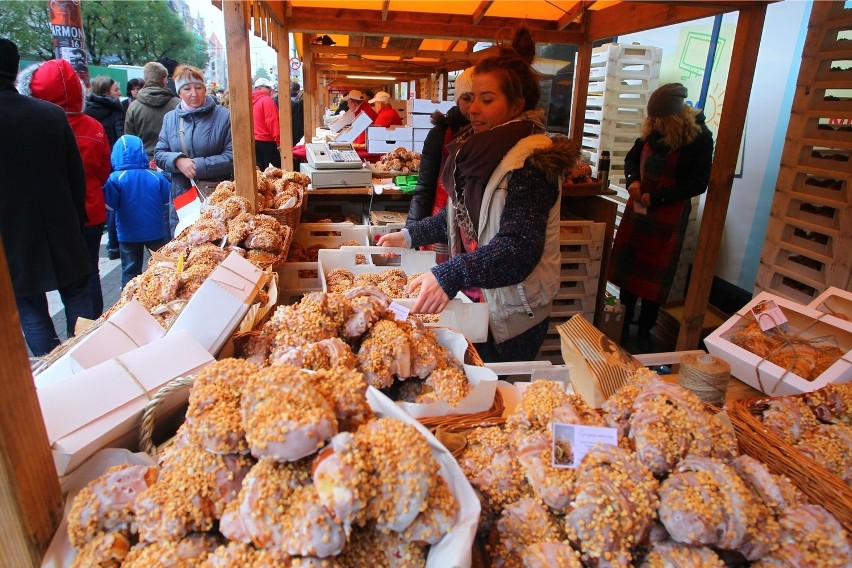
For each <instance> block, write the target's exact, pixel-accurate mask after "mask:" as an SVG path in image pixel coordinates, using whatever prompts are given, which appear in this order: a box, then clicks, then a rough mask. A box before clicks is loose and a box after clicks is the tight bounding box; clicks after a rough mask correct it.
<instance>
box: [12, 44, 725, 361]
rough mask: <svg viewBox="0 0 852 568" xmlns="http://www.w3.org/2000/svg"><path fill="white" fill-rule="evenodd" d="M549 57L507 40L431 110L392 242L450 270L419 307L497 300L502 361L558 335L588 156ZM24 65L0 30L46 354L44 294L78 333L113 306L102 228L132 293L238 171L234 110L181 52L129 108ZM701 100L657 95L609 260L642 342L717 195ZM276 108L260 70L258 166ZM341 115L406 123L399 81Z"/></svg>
mask: <svg viewBox="0 0 852 568" xmlns="http://www.w3.org/2000/svg"><path fill="white" fill-rule="evenodd" d="M534 57H535V43H534V40H533V38H532V35H531V34H530V32H529V30H527V29H525V28H520V29H519V30H518V31H517V32H516V34H515V36H514V38H513V41H512V43H511V45H510V46H502V47H500V49H499V51H497V52H496V53H495V54H494V55H492V56H489V57H487V58H485V59H482V60H481V61H480V62H479V63H477V65H476V66H474V67H471V68H468V69H465V70H464V71H463V72H462V73H460V74H459V75H458V77H457V78H456V82H455V93H454V97H455V101H454V102H455V103H456V104H455V106H453V107H452V108H451V109H450V110H449V111H448V112H447V113H446V114H441V113H436V114H435V115H434V116H433V121H432V122H433V125H434V126H433V128H432V129H431V130H430V132H429V134H428V135H427V137H426V140H425V142H424V146H423V152H422V155H421V171H420V174H419V178H418V183H417V186H416V189H415V193H414V196H413V198H412V201H411V205H410V209H409V218H408V222H407V223H406V227H405V228H404V229H403V230H402V231H400V232H397V233H390V234H387V235H384V236H382V237H381V238H380V239H379V240H378V244H379V245H380V246H391V247H423V248H431V249H432V250H435V251H436V253H437V260H438V264H437V265H436V266H435V267H434V268H432V269H431V270H430V271H428V272H425V273H423V274H422V275H420V276H418V277H417V278H415V279H413V281H412V282H410V283H409V288H410V289H416V288H419V289H420V292H419V295H418V297H417V300H416V302H415V305H414V307H413V311H414V312H420V313H437V312H440V311H441V310H443V309H444V308H445V307H446V306H447V304H448V303H449V301H450V300H451V299H452V298H454V297H455V296H456V295H457V294H458V293H459V292H462V291H463V292H464V293H465V294H466V295H467V296H469V297H471V298H473V299H474V300H475V301H476V300H484V301H487V302H488V304H489V309H490V332H489V337H488V341H487V342H486V343H483V344H480V345H477V349H478V351H479V353H480V356H481V357H482V359H483V360H485V361H487V362H490V361H518V360H532V359H535V357H536V355H537V353H538V351H539V349H540V347H541V345H542V342H543V341H544V338H545V335H546V333H547V329H548V325H549V319H550V313H551V310H552V306H553V301H554V299H555V297H556V294H557V292H558V290H559V286H560V264H561V255H560V246H559V220H560V214H561V199H560V196H561V185H562V181H563V180H564V176H565V174H566V173H567V172H568V171H569V170H570V169H571V168H572V167H573V166H574V165H575V164H576V163H577V161H578V160H579V159H580V152H579V147H578V146H577V145H576V144H575V143H573V142H571V141H570V140H569V139H568V138H566V137H564V136H561V135H553V134H549V133H547V132H546V129H545V122H544V111H543V110H542V109H541V108H540V106H539V102H540V99H541V91H540V87H539V76H538V74H537V72H536V71H535V70H534V68H533V67H532V61H533V58H534ZM18 66H19V56H18V52H17V47H16V46H15V44H14V43H13V42H11V41H9V40H6V39H2V38H0V125H2V127H3V129H4V133H8V134H7V135H6V136H4V137H3V138H2V141H1V142H0V168H2V171H4V172H5V176H6V177H5V179H4V182H3V184H2V190H0V232H2V238H3V242H4V245H5V248H6V255H7V262H8V265H9V268H10V273H11V275H12V283H13V288H14V292H15V299H16V303H17V307H18V312H19V314H20V319H21V326H22V329H23V331H24V336H25V339H26V342H27V344H28V346H29V348H30V350H31V352H32V353H33V354H34V355H36V356H41V355H45V354H46V353H48V352H50V351H51V350H52V349H53V348H54V347H56V346H57V345H58V344H59V339H58V336H57V333H56V331H55V329H54V326H53V323H52V321H51V318H50V314H49V313H48V304H47V299H46V296H45V293H46V292H48V291H51V290H58V291H59V295H60V297H61V299H62V302H63V305H64V308H65V312H66V319H67V325H68V329H67V332H68V335H69V337H70V336H72V335H73V334H74V329H75V322H76V320H77V319H78V318H80V317H85V318H89V319H96V318H97V317H98V316H100V314H101V313H102V312H103V309H104V306H103V297H102V294H101V288H100V275H99V273H98V257H99V250H100V243H101V239H102V237H103V234H104V230H105V228H106V232H107V235H108V237H107V251H108V255H109V256H110V258H120V259H121V265H122V286H124V285H125V284H126V283H127V282H129V281H130V280H131V279H132V278H134V277H135V276H137V275H138V274H140V273H141V272H142V270H143V260H144V251H145V249H146V248H147V249H152V250H153V249H156V248H159V247H160V246H162V245H163V244H164V243H166V242H167V241H169V240H170V239H171V238H173V237H174V236H175V235H174V231H175V227H176V226H177V223H178V217H177V214H176V211H175V208H174V200H175V198H177V197H179V196H181V195H182V194H184V193H185V192H187V191H190V190H191V189H192V188H197V189H198V190H199V191H201V192H202V193H206V192H210V191H212V189H213V188H214V187H215V186H216V185H217V184H218V183H220V182H221V181H222V180H226V179H232V178H233V173H234V164H233V144H232V139H231V117H230V111H229V109H228V105H227V94H228V93H227V91H225V92H224V93H222V94H223V95H224V97H223V98H220V97H219V96H217V93H211V92H210V91H209V90H208V86H207V84H206V83H205V78H204V76H203V74H202V72H201V70H199V69H197V68H195V67H192V66H189V65H177V62H175V61H174V60H170V59H168V58H165V59H163V60H161V61H158V62H149V63H147V64H146V65H145V66H144V68H143V79H142V80H141V81H140V80H131V81H130V82H128V84H127V85H126V90H125V93H126V96H127V98H126V100H125V101H123V102H122V101H121V89H120V86H119V85H118V84H117V83H116V81H115V80H114V79H112V78H109V77H105V76H103V77H95V78H94V79H92V81H91V86H90V88H89V89H88V90H87V89H86V87H85V86H84V85H83V84H82V82H81V81H80V79H79V78H78V76H77V75H76V74H75V73H74V70H73V68H72V67H71V65H70V64H69V63H68V62H67V61H64V60H50V61H46V62H43V63H40V64H36V65H33V66H31V67H29V68H27V69H25V70H23V71H21V72H20V73H19V72H18ZM87 93H88V94H87ZM302 94H303V92H302V90H301V88H300V86H299V85H298V84H295V83H294V84H292V85H291V90H290V93H289V96H290V105H291V109H292V113H293V120H292V123H293V132H292V138H293V142H294V143H298V142H299V141H300V140H301V139H302V138H303V135H304V132H303V130H302V129H303V124H302V123H303V120H302V119H301V117H302V116H303V107H302V105H303V101H302ZM686 98H687V92H686V89H685V87H684V86H683V85H681V84H679V83H675V84H668V85H664V86H662V87H660V88H659V89H657V90H656V91H655V92H654V93H653V94H652V95H651V97H650V98H649V102H648V106H647V115H648V119H647V120H646V121H645V124H644V129H643V132H642V136H641V137H640V138H639V139H637V140H636V143H635V145H634V147H633V149H632V150H631V151H630V152H629V154H628V155H627V158H626V161H625V173H626V176H627V180H628V192H629V195H630V198H629V201H628V203H627V208H626V211H625V213H624V216H623V219H622V223H621V228H620V229H619V231H618V235H617V237H616V239H615V243H614V248H613V254H612V262H611V264H610V267H609V279H610V280H611V281H612V282H614V283H615V284H617V285H618V286H619V287H620V290H621V300H622V302H623V303H624V304H625V306H626V310H627V313H626V318H625V319H626V322H625V329H624V332H625V333H624V335H625V337H626V336H627V335H629V332H630V325H631V323H632V322H633V319H634V316H635V312H636V310H637V308H636V306H637V303H638V301H639V300H640V299H641V311H640V312H639V314H638V315H639V318H638V326H639V338H640V340H643V339H646V338H647V337H648V335H649V333H650V328H651V327H652V326H653V325H654V323H655V321H656V317H657V314H658V312H659V309H660V305H661V304H662V303H663V302H664V301H665V300H666V297H667V295H668V291H669V288H670V286H671V282H672V278H673V274H674V267H675V266H676V264H677V260H678V256H679V254H680V249H681V246H682V243H683V236H684V232H685V227H686V222H687V219H688V216H689V199H690V198H691V197H693V196H695V195H698V194H700V193H702V192H703V191H705V190H706V188H707V183H708V178H709V171H710V166H711V163H712V151H713V140H712V135H711V134H710V131H709V130H708V129H707V127H706V126H705V125H704V122H703V120H704V117H703V115H702V114H701V111H699V110H697V109H694V108H692V107H691V106H689V105H688V104H686ZM50 103H52V104H50ZM278 103H279V101H278V97H277V94H276V93H275V84H274V83H272V82H270V81H269V80H267V79H266V78H262V77H260V78H257V79H256V80H255V81H254V92H253V94H252V108H253V127H254V138H255V152H256V156H257V162H256V165H257V166H258V167H259V168H261V169H265V168H266V167H267V166H269V165H273V166H275V167H280V166H281V135H280V124H279V110H278ZM340 107H341V108H340V109H339V110H341V111H343V112H350V113H352V114H354V115H355V116H356V117H357V116H359V115H362V114H366V115H367V116H369V118H370V120H371V121H372V124H373V125H374V126H385V127H389V126H395V125H400V124H402V120H401V119H400V116H399V114H398V113H397V111H396V110H395V109H394V107H393V99H392V96H391V95H390V94H389V93H388V92H386V91H379V92H377V93H369V94H365V93H363V92H361V91H359V90H356V89H352V90H350V91H349V92H348V93H347V94H346V95H345V97H344V98H343V100H342V101H341V104H340ZM342 107H346V108H345V109H344V108H342ZM34 124H38V125H39V126H38V128H34V126H33V125H34ZM363 136H364V135H363V134H362V135H361V137H360V138H359V139H356V140H355V143H356V144H357V143H359V141H360V143H363ZM35 160H38V161H39V162H40V163H42V164H44V163H49V164H51V167H49V168H46V167H38V166H37V165H36V164H35ZM22 188H26V191H22ZM47 203H49V204H50V206H46V205H45V204H47Z"/></svg>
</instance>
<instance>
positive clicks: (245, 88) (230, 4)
mask: <svg viewBox="0 0 852 568" xmlns="http://www.w3.org/2000/svg"><path fill="white" fill-rule="evenodd" d="M222 13H223V14H224V16H225V47H226V49H227V50H228V89H229V91H230V94H231V107H230V111H231V139H232V141H233V145H234V179H235V180H236V181H237V195H240V196H242V197H245V198H246V199H248V200H249V203H251V207H252V211H254V208H255V201H256V199H255V198H256V195H257V177H256V176H255V173H254V168H255V152H254V121H253V120H252V109H251V106H252V105H251V70H250V69H249V67H250V65H246V62H247V61H251V53H250V50H249V38H248V28H249V24H250V21H249V19H248V11H247V3H246V2H245V1H244V0H224V2H223V6H222Z"/></svg>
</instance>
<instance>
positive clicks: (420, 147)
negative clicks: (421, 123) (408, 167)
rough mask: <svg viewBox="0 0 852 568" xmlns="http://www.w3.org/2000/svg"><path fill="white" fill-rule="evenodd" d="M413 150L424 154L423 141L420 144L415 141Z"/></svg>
mask: <svg viewBox="0 0 852 568" xmlns="http://www.w3.org/2000/svg"><path fill="white" fill-rule="evenodd" d="M411 149H412V150H414V151H415V152H417V153H418V154H422V153H423V142H422V141H421V142H418V141H416V140H415V141H414V143H413V144H412V148H411Z"/></svg>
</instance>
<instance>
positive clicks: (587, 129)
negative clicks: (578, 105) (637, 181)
mask: <svg viewBox="0 0 852 568" xmlns="http://www.w3.org/2000/svg"><path fill="white" fill-rule="evenodd" d="M662 55H663V50H662V49H661V48H659V47H650V46H645V45H620V44H617V43H611V44H607V45H604V46H601V47H598V48H595V49H594V50H593V51H592V63H591V69H590V71H589V92H588V96H587V98H586V113H585V121H584V124H583V150H584V151H585V152H587V153H588V155H589V160H590V164H591V166H592V172H593V173H594V177H597V171H598V163H599V161H600V153H601V152H602V151H604V150H608V151H609V153H610V157H611V159H610V164H611V165H610V176H609V178H610V183H613V184H616V185H621V186H622V187H623V186H624V157H625V156H626V155H627V152H628V150H630V148H631V147H632V146H633V142H634V141H635V140H636V138H638V137H639V134H640V133H641V131H642V122H643V121H644V120H645V117H646V106H647V104H648V96H649V95H650V93H651V92H652V91H653V90H654V89H656V88H657V85H658V83H659V78H660V63H661V61H662Z"/></svg>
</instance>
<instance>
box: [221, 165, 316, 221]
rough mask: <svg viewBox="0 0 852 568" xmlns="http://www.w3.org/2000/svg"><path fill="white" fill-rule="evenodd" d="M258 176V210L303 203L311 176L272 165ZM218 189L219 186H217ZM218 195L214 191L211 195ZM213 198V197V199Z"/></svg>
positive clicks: (257, 174) (256, 169)
mask: <svg viewBox="0 0 852 568" xmlns="http://www.w3.org/2000/svg"><path fill="white" fill-rule="evenodd" d="M255 174H256V176H257V210H258V211H262V210H264V209H289V208H290V207H295V206H296V205H299V204H301V202H302V199H303V198H304V196H305V191H306V190H307V188H308V185H309V184H310V183H311V178H310V177H309V176H307V175H305V174H303V173H300V172H286V171H284V170H282V169H280V168H276V167H275V166H272V165H270V166H269V167H268V168H266V169H265V170H263V171H262V172H261V171H260V170H259V169H258V168H255ZM216 189H217V190H218V189H219V187H217V188H216ZM215 195H216V193H215V192H214V193H213V195H211V196H210V197H211V198H213V197H214V196H215ZM211 200H212V199H211Z"/></svg>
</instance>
